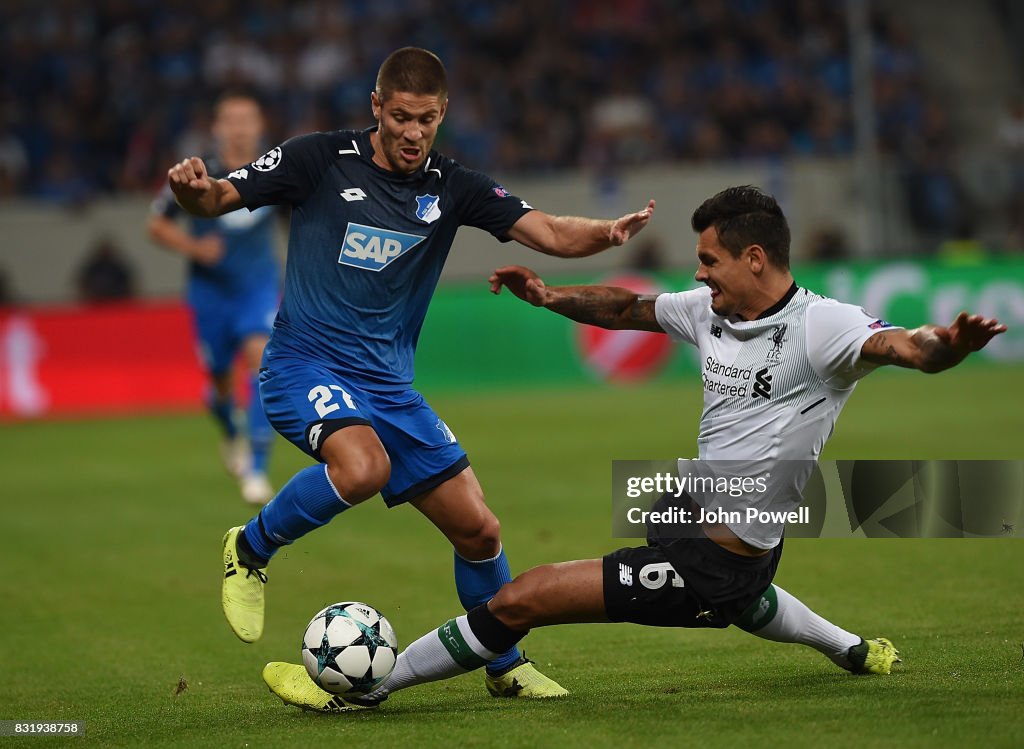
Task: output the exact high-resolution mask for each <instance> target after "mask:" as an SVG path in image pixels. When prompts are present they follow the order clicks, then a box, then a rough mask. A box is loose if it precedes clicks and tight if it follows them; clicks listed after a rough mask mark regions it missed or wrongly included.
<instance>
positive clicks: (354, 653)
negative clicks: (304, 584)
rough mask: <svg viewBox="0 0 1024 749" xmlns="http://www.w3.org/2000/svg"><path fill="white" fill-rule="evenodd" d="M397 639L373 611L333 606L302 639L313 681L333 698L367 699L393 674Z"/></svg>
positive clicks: (320, 614)
mask: <svg viewBox="0 0 1024 749" xmlns="http://www.w3.org/2000/svg"><path fill="white" fill-rule="evenodd" d="M397 656H398V638H396V637H395V630H393V629H392V628H391V624H390V623H389V622H388V620H387V619H385V618H384V617H383V616H381V613H380V612H379V611H377V609H375V608H374V607H373V606H368V605H366V604H365V603H359V602H357V601H345V602H343V603H332V604H331V605H330V606H328V607H326V608H325V609H323V610H322V611H320V612H318V613H317V615H316V616H314V617H313V618H312V619H311V620H310V622H309V624H308V625H307V626H306V634H305V635H303V637H302V662H303V664H305V666H306V671H308V672H309V676H310V678H312V679H313V681H315V682H316V683H317V685H318V686H319V687H320V688H321V689H325V690H327V691H328V692H331V693H333V694H342V695H344V694H366V693H367V692H372V691H373V690H374V689H375V688H376V687H377V685H378V684H380V683H381V682H382V681H384V679H386V678H387V677H388V674H390V673H391V672H392V671H393V670H394V668H395V658H396V657H397Z"/></svg>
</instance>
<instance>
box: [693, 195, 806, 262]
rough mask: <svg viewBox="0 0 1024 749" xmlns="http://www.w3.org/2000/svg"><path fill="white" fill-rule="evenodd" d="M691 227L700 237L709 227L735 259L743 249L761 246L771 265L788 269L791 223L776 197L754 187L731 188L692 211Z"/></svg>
mask: <svg viewBox="0 0 1024 749" xmlns="http://www.w3.org/2000/svg"><path fill="white" fill-rule="evenodd" d="M690 226H692V227H693V230H694V231H695V232H697V233H698V234H699V233H701V232H703V231H704V230H705V229H707V228H708V227H709V226H713V227H715V229H716V230H717V231H718V241H719V242H720V243H721V245H722V246H723V247H724V248H725V249H727V250H728V251H729V254H731V255H732V256H733V257H739V255H740V253H741V252H742V251H743V249H744V248H746V247H749V246H750V245H752V244H757V245H761V247H763V248H764V250H765V253H767V255H768V260H769V261H770V262H771V263H772V265H774V266H776V267H778V268H782V269H786V268H789V240H790V236H789V223H788V222H787V221H786V217H785V215H784V214H783V213H782V209H781V208H779V204H778V203H777V202H776V200H775V198H773V197H772V196H771V195H768V194H766V193H764V192H762V191H761V190H760V189H759V188H757V187H754V186H753V185H742V186H740V187H729V188H727V189H725V190H722V191H721V192H720V193H718V194H717V195H714V196H712V197H710V198H708V199H707V200H705V201H704V202H703V203H701V205H700V207H699V208H698V209H697V210H696V211H694V212H693V218H691V219H690Z"/></svg>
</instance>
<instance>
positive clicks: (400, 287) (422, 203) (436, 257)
mask: <svg viewBox="0 0 1024 749" xmlns="http://www.w3.org/2000/svg"><path fill="white" fill-rule="evenodd" d="M371 132H372V130H365V131H362V132H360V131H355V130H341V131H336V132H332V133H312V134H310V135H303V136H299V137H297V138H293V139H291V140H289V141H287V142H285V143H284V144H283V145H281V146H279V147H277V148H274V149H272V150H271V151H269V152H268V153H267V154H265V155H264V156H262V157H260V158H259V159H257V160H256V161H255V162H253V163H252V164H251V165H250V166H249V167H246V168H243V169H238V170H236V171H234V172H232V173H231V174H229V175H228V177H227V178H228V179H229V180H230V181H231V183H232V184H234V185H235V187H236V188H237V189H238V192H239V194H240V195H241V196H242V200H243V202H244V203H245V205H246V206H247V207H248V208H249V209H250V210H252V209H255V208H257V207H259V206H264V205H269V204H288V205H291V206H292V218H291V233H290V236H289V239H288V261H287V266H286V270H285V292H284V299H283V301H282V302H281V308H280V311H279V312H278V315H277V320H276V321H275V323H274V332H273V334H272V336H271V340H270V344H269V345H268V346H267V350H266V357H267V358H266V360H267V362H268V363H271V365H272V362H273V359H274V358H275V357H292V358H300V359H303V360H307V361H309V360H313V361H317V362H320V363H323V364H324V365H326V366H328V367H330V368H331V369H332V370H334V371H337V372H339V373H342V374H344V375H345V376H346V377H348V378H351V379H353V380H355V381H358V382H360V383H362V384H363V385H364V386H366V387H369V388H373V389H378V390H399V389H404V388H406V387H408V386H409V385H410V383H412V380H413V358H414V355H415V349H416V342H417V340H418V338H419V334H420V328H421V327H422V325H423V319H424V317H425V316H426V313H427V306H428V304H429V303H430V298H431V296H432V295H433V293H434V289H435V287H436V286H437V280H438V277H439V276H440V274H441V269H442V267H443V266H444V262H445V260H446V259H447V257H448V251H449V250H450V249H451V246H452V242H453V240H454V239H455V233H456V231H457V230H458V228H459V227H460V226H462V225H468V226H475V227H477V228H480V229H483V230H485V231H488V232H490V233H491V234H492V235H494V236H495V237H496V238H498V239H500V240H502V241H505V240H507V237H506V236H505V235H506V232H507V231H508V230H509V228H511V226H512V225H513V224H514V223H515V222H516V221H518V220H519V219H520V218H521V217H522V216H523V215H524V214H526V213H527V212H529V211H530V210H531V208H530V207H529V206H528V205H527V204H526V203H525V202H524V201H522V200H520V199H518V198H516V197H514V196H512V195H510V194H509V193H508V192H506V191H505V189H504V188H502V187H501V186H500V185H498V184H496V183H495V182H494V181H493V180H492V179H491V178H490V177H488V176H486V175H484V174H481V173H479V172H475V171H472V170H469V169H466V168H464V167H462V166H460V165H459V164H457V163H456V162H454V161H452V160H451V159H449V158H447V157H445V156H442V155H441V154H439V153H437V152H436V151H431V152H430V154H429V156H428V158H427V160H426V161H425V163H424V165H423V166H422V167H421V168H420V169H418V170H417V171H416V172H415V173H413V174H410V175H403V174H399V173H395V172H390V171H387V170H386V169H382V168H380V167H379V166H377V165H376V164H374V163H373V160H372V158H373V147H372V145H371V144H370V133H371Z"/></svg>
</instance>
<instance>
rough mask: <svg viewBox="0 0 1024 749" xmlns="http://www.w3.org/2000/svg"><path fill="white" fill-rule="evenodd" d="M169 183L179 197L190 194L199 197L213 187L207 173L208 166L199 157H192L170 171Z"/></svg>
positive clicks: (168, 172) (168, 175)
mask: <svg viewBox="0 0 1024 749" xmlns="http://www.w3.org/2000/svg"><path fill="white" fill-rule="evenodd" d="M167 182H168V183H169V184H170V186H171V190H172V191H173V192H174V194H175V195H176V196H178V197H183V196H185V195H188V194H189V193H190V192H191V193H193V194H194V195H195V196H197V197H198V196H199V195H202V194H203V193H205V192H208V191H209V190H210V189H211V188H212V187H213V185H212V184H211V182H210V179H209V174H208V173H207V171H206V164H204V163H203V160H202V159H201V158H199V157H198V156H190V157H189V158H187V159H184V160H182V161H179V162H178V163H177V164H175V165H174V166H172V167H171V168H170V169H168V170H167Z"/></svg>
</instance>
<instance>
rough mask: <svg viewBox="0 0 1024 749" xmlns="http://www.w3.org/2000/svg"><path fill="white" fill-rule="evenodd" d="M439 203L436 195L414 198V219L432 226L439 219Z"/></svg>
mask: <svg viewBox="0 0 1024 749" xmlns="http://www.w3.org/2000/svg"><path fill="white" fill-rule="evenodd" d="M440 202H441V200H440V198H438V197H437V195H417V196H416V218H418V219H419V220H420V221H422V222H423V223H425V224H432V223H434V222H435V221H437V220H438V219H439V218H441V208H440V206H439V205H438V204H439V203H440Z"/></svg>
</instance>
